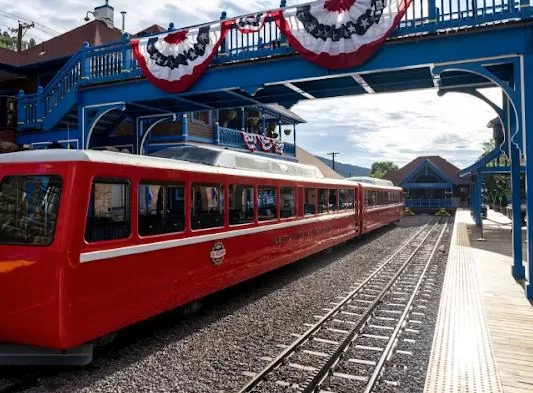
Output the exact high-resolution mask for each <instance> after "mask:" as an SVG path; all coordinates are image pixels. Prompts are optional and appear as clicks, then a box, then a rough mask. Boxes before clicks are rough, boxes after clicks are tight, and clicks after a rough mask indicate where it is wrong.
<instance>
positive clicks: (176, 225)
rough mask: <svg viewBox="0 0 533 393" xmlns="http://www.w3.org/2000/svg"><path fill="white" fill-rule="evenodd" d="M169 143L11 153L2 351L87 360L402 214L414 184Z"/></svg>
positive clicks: (3, 228)
mask: <svg viewBox="0 0 533 393" xmlns="http://www.w3.org/2000/svg"><path fill="white" fill-rule="evenodd" d="M195 149H197V150H196V151H195ZM184 153H185V154H184ZM159 155H160V157H150V156H136V155H129V154H121V153H114V152H100V151H68V150H45V151H31V152H19V153H10V154H4V155H2V156H0V273H1V274H0V309H1V310H2V318H0V342H4V343H9V344H8V346H7V347H6V345H5V344H4V347H2V346H0V362H1V363H9V364H16V363H24V362H27V361H28V357H27V356H24V355H25V354H27V351H29V350H30V349H31V352H32V356H31V359H32V361H33V362H34V363H39V362H47V363H48V362H56V363H63V362H64V363H80V364H84V363H87V362H89V361H90V360H91V357H92V344H91V343H92V342H94V341H95V340H96V339H98V338H100V337H104V336H106V335H108V334H110V333H113V332H116V331H118V330H120V329H121V328H124V327H126V326H128V325H131V324H133V323H135V322H138V321H141V320H143V319H146V318H149V317H151V316H154V315H157V314H159V313H162V312H164V311H167V310H169V309H173V308H176V307H178V306H180V305H184V304H187V303H189V302H192V301H195V300H197V299H200V298H202V297H205V296H206V295H208V294H211V293H214V292H216V291H219V290H221V289H224V288H227V287H229V286H232V285H234V284H236V283H239V282H242V281H244V280H247V279H249V278H252V277H255V276H258V275H260V274H262V273H265V272H267V271H270V270H273V269H276V268H278V267H280V266H283V265H285V264H288V263H291V262H294V261H296V260H299V259H301V258H304V257H306V256H308V255H311V254H314V253H316V252H319V251H321V250H324V249H327V248H329V247H332V246H334V245H336V244H339V243H341V242H344V241H346V240H349V239H352V238H354V237H358V236H361V235H362V234H364V233H367V232H369V231H372V230H374V229H376V228H378V227H381V226H384V225H387V224H390V223H392V222H394V221H398V220H399V219H400V217H401V212H402V200H401V189H400V188H396V187H380V186H373V185H364V184H361V183H354V182H350V181H345V180H334V179H325V178H322V177H321V176H320V175H318V170H317V169H316V168H314V167H309V166H304V165H300V164H294V163H288V162H284V161H281V160H273V159H267V158H259V157H255V156H251V155H249V154H246V153H236V152H230V151H225V150H219V149H215V148H203V149H200V148H195V147H191V148H190V149H189V150H188V151H185V150H183V149H169V150H166V151H164V152H161V153H160V154H159ZM187 155H188V156H189V157H188V158H187V157H186V156H187ZM192 156H196V159H191V157H192ZM250 156H251V157H250ZM176 157H181V158H184V157H185V158H187V159H188V160H189V161H185V160H183V159H181V160H176V159H174V158H176ZM190 161H197V162H190ZM199 162H203V163H199ZM206 163H207V164H206ZM6 348H9V353H10V354H11V356H7V355H5V354H2V349H4V352H5V351H6ZM20 348H23V350H22V351H21V352H20V351H19V352H20V353H19V352H17V349H20ZM43 348H46V349H47V350H44V349H43ZM65 350H69V351H65ZM17 353H18V356H17ZM35 354H39V355H42V356H34V355H35ZM65 358H66V359H65Z"/></svg>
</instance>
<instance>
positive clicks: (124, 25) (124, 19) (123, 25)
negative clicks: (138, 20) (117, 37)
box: [120, 11, 126, 34]
mask: <svg viewBox="0 0 533 393" xmlns="http://www.w3.org/2000/svg"><path fill="white" fill-rule="evenodd" d="M120 13H121V14H122V34H124V33H125V32H126V11H120Z"/></svg>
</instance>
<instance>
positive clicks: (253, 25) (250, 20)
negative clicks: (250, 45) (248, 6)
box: [235, 12, 270, 34]
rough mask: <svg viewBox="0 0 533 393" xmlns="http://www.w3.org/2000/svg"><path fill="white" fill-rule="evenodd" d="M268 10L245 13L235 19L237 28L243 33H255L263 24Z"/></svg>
mask: <svg viewBox="0 0 533 393" xmlns="http://www.w3.org/2000/svg"><path fill="white" fill-rule="evenodd" d="M269 16H270V12H260V13H258V14H253V15H247V16H244V17H242V18H239V19H237V20H236V21H235V25H236V26H237V29H239V31H240V32H241V33H243V34H250V33H256V32H258V31H260V30H261V29H262V28H263V26H264V25H265V21H266V19H267V18H268V17H269Z"/></svg>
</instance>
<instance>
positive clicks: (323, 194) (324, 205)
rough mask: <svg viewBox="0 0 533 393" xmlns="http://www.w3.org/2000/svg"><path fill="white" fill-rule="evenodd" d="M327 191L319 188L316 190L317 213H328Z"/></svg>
mask: <svg viewBox="0 0 533 393" xmlns="http://www.w3.org/2000/svg"><path fill="white" fill-rule="evenodd" d="M328 194H329V191H328V190H326V189H324V188H321V189H319V190H318V212H319V213H327V212H328V197H329V195H328Z"/></svg>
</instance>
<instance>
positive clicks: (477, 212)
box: [473, 173, 483, 227]
mask: <svg viewBox="0 0 533 393" xmlns="http://www.w3.org/2000/svg"><path fill="white" fill-rule="evenodd" d="M482 182H483V175H482V174H481V173H477V174H476V185H475V188H474V201H475V203H474V209H473V212H474V221H475V223H476V226H478V227H479V226H481V220H482V217H481V202H482V201H481V187H482Z"/></svg>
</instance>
